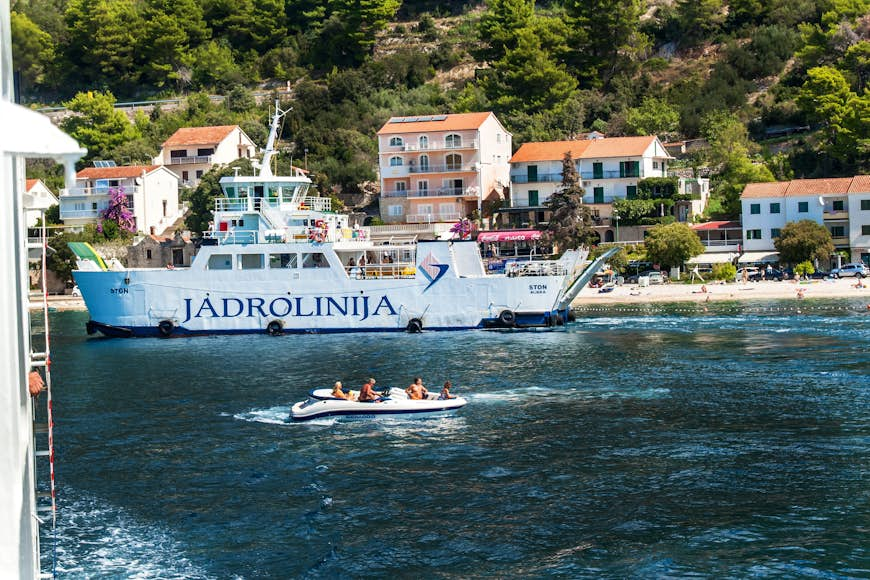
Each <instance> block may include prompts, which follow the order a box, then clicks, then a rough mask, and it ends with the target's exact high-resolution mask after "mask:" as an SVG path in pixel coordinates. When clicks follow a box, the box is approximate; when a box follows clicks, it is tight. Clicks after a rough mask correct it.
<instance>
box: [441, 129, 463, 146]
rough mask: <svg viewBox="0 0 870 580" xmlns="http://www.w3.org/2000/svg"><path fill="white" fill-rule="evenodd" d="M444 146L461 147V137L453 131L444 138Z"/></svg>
mask: <svg viewBox="0 0 870 580" xmlns="http://www.w3.org/2000/svg"><path fill="white" fill-rule="evenodd" d="M444 146H445V147H446V148H447V149H456V148H457V147H462V137H460V136H459V135H457V134H455V133H451V134H450V135H448V136H447V137H445V138H444Z"/></svg>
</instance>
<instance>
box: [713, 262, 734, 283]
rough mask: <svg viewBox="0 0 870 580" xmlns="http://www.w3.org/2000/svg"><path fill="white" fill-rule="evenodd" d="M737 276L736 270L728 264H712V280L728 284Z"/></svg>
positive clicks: (732, 265)
mask: <svg viewBox="0 0 870 580" xmlns="http://www.w3.org/2000/svg"><path fill="white" fill-rule="evenodd" d="M736 276H737V268H736V267H735V266H734V264H731V263H730V262H729V263H727V264H713V278H715V279H716V280H724V281H725V282H730V281H732V280H734V278H735V277H736Z"/></svg>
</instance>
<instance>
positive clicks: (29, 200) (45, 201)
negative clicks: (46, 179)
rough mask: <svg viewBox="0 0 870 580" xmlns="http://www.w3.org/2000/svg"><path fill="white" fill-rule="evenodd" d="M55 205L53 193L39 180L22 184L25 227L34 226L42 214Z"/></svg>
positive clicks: (29, 180)
mask: <svg viewBox="0 0 870 580" xmlns="http://www.w3.org/2000/svg"><path fill="white" fill-rule="evenodd" d="M57 203H58V202H57V198H56V197H55V196H54V193H52V191H51V190H50V189H49V188H48V186H47V185H45V183H43V181H42V180H41V179H28V180H27V181H26V182H25V184H24V208H25V212H24V213H25V220H26V223H27V227H28V228H32V227H33V226H35V225H36V222H37V220H39V218H40V216H42V214H43V212H44V211H45V210H47V209H48V208H50V207H51V206H53V205H57Z"/></svg>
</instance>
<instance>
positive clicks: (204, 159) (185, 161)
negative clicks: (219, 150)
mask: <svg viewBox="0 0 870 580" xmlns="http://www.w3.org/2000/svg"><path fill="white" fill-rule="evenodd" d="M212 157H213V155H193V156H190V157H171V158H170V159H169V165H197V164H211V162H212V161H211V160H212Z"/></svg>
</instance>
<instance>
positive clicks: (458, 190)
mask: <svg viewBox="0 0 870 580" xmlns="http://www.w3.org/2000/svg"><path fill="white" fill-rule="evenodd" d="M407 194H408V197H472V198H475V199H477V191H476V188H468V189H466V188H463V187H442V188H440V189H413V190H408V191H407Z"/></svg>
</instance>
